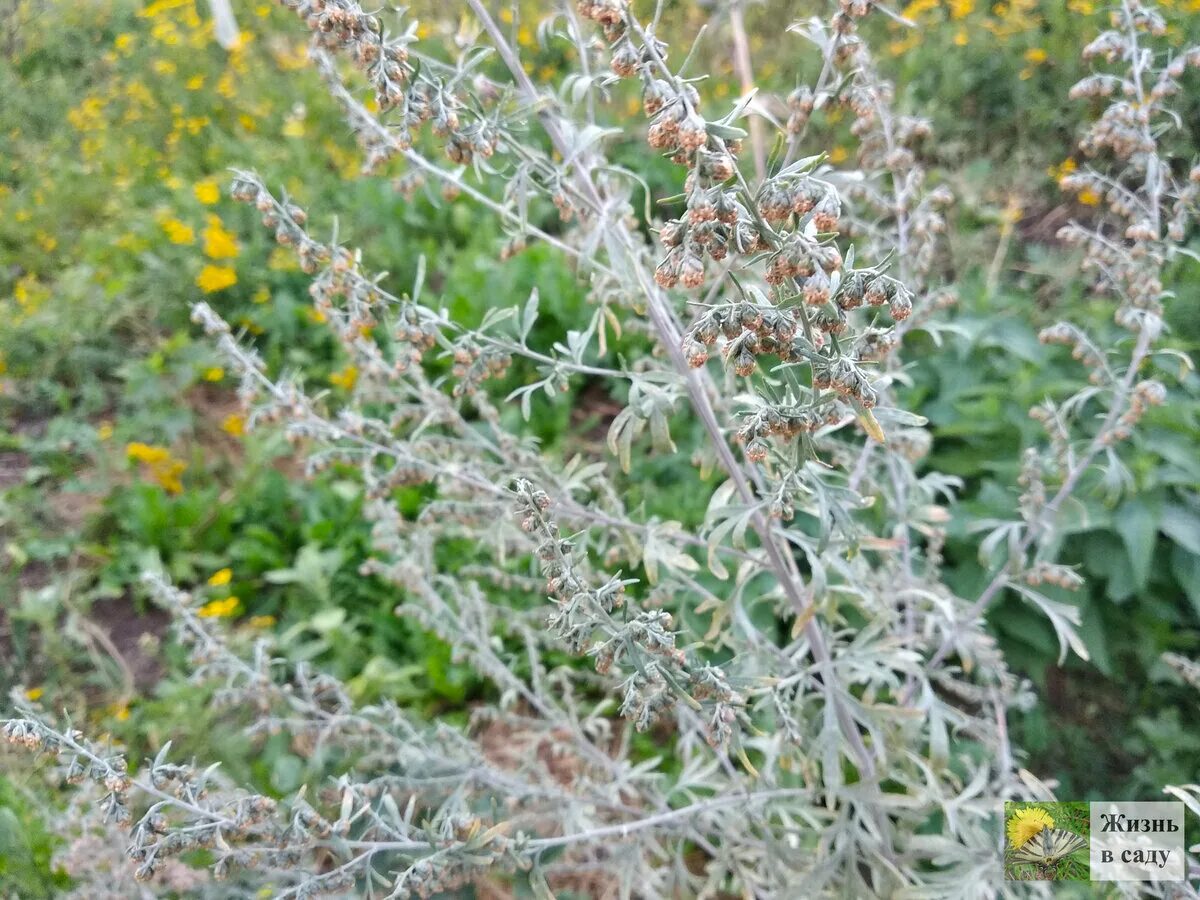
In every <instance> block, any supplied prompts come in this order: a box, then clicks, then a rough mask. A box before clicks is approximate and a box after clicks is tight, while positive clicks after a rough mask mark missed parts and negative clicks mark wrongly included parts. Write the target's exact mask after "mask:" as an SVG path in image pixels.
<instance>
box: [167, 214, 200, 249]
mask: <svg viewBox="0 0 1200 900" xmlns="http://www.w3.org/2000/svg"><path fill="white" fill-rule="evenodd" d="M162 230H163V231H165V232H166V233H167V237H168V238H169V239H170V241H171V243H172V244H190V243H192V242H194V241H195V240H196V233H195V232H194V231H192V227H191V226H190V225H185V224H184V223H183V222H180V221H179V220H178V219H166V220H165V221H164V222H163V223H162Z"/></svg>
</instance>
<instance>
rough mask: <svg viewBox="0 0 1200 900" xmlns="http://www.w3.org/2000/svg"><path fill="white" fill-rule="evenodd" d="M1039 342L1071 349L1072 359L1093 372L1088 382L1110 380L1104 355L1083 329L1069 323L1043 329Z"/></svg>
mask: <svg viewBox="0 0 1200 900" xmlns="http://www.w3.org/2000/svg"><path fill="white" fill-rule="evenodd" d="M1038 340H1039V341H1041V342H1042V343H1043V344H1059V345H1062V346H1065V347H1070V348H1071V356H1072V358H1073V359H1076V360H1078V361H1079V362H1081V363H1083V365H1084V366H1085V367H1087V368H1088V369H1090V370H1091V374H1090V375H1089V376H1088V380H1089V381H1091V382H1092V384H1102V383H1104V382H1105V381H1107V380H1108V379H1109V374H1108V369H1107V367H1106V366H1105V362H1104V356H1103V354H1102V353H1101V352H1100V350H1099V349H1098V348H1097V347H1096V345H1095V344H1093V343H1092V342H1091V340H1090V339H1089V338H1088V336H1087V335H1086V334H1084V332H1083V331H1082V330H1081V329H1079V328H1077V327H1076V326H1074V325H1072V324H1070V323H1069V322H1059V323H1058V324H1056V325H1051V326H1049V327H1048V328H1043V329H1042V330H1041V331H1040V332H1038Z"/></svg>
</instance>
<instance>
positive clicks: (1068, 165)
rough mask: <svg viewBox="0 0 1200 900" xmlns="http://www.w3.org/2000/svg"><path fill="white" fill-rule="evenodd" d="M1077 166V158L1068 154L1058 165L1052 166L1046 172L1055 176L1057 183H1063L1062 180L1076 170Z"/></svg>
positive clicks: (1052, 176)
mask: <svg viewBox="0 0 1200 900" xmlns="http://www.w3.org/2000/svg"><path fill="white" fill-rule="evenodd" d="M1077 167H1078V166H1077V163H1076V162H1075V160H1073V159H1071V157H1069V156H1068V157H1067V158H1066V159H1064V160H1063V161H1062V162H1060V163H1059V164H1058V165H1057V166H1051V167H1050V168H1049V169H1047V170H1046V174H1047V175H1049V176H1050V177H1051V178H1053V179H1054V181H1055V182H1056V183H1058V184H1061V183H1062V180H1063V179H1064V178H1066V177H1067V176H1068V175H1070V174H1071V173H1072V172H1074V171H1075V169H1076V168H1077Z"/></svg>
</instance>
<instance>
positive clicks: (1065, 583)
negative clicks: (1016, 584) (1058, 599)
mask: <svg viewBox="0 0 1200 900" xmlns="http://www.w3.org/2000/svg"><path fill="white" fill-rule="evenodd" d="M1021 579H1022V580H1023V581H1024V582H1025V583H1026V584H1028V585H1032V586H1034V587H1037V586H1038V585H1042V584H1050V585H1054V586H1055V587H1060V588H1063V589H1064V590H1068V591H1077V590H1079V589H1080V588H1081V587H1083V577H1082V576H1081V575H1080V574H1079V573H1078V572H1076V571H1075V570H1074V569H1072V568H1070V567H1069V566H1062V565H1059V564H1058V563H1051V562H1046V561H1044V560H1039V561H1038V562H1035V563H1034V564H1033V565H1032V566H1030V567H1029V568H1028V569H1026V570H1025V571H1024V572H1023V573H1021Z"/></svg>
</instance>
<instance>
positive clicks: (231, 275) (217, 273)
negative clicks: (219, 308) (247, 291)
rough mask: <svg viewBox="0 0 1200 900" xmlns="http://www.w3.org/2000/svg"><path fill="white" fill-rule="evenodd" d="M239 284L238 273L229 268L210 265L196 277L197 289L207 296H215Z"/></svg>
mask: <svg viewBox="0 0 1200 900" xmlns="http://www.w3.org/2000/svg"><path fill="white" fill-rule="evenodd" d="M235 284H237V272H235V271H234V270H233V269H231V268H230V267H229V266H213V265H208V266H205V267H204V268H203V269H201V270H200V274H199V275H197V276H196V287H198V288H200V290H202V291H204V293H206V294H215V293H216V292H217V291H223V290H225V288H227V287H233V286H234V285H235Z"/></svg>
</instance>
